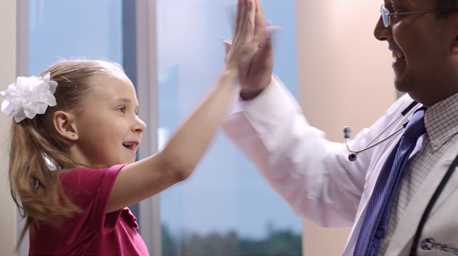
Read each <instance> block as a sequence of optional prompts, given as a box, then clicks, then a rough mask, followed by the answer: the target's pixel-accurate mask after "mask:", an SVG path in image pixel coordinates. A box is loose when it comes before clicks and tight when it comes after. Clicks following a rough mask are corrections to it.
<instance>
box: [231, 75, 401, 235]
mask: <svg viewBox="0 0 458 256" xmlns="http://www.w3.org/2000/svg"><path fill="white" fill-rule="evenodd" d="M404 105H405V104H404ZM390 111H391V112H395V111H396V108H393V107H392V108H391V109H390V110H389V112H390ZM398 113H399V112H398ZM387 114H388V116H385V117H382V118H381V119H380V120H379V121H377V123H376V124H374V126H375V129H373V131H371V129H365V130H363V131H361V132H360V133H359V134H358V135H357V136H356V137H355V140H354V141H352V146H354V147H355V148H363V147H364V146H366V145H367V143H369V141H370V140H371V138H372V137H374V136H376V135H378V134H377V132H379V131H380V129H381V128H380V127H382V126H384V123H386V122H388V121H389V119H390V118H391V117H390V115H391V114H390V113H388V112H387ZM222 127H223V130H224V131H225V132H226V134H227V135H228V136H229V137H230V138H231V139H232V140H233V141H234V143H235V144H236V145H237V146H238V147H239V148H240V149H241V150H242V151H243V153H244V154H245V155H246V156H247V157H248V158H249V159H250V160H251V161H252V162H254V163H255V164H256V165H257V167H258V169H259V170H260V171H261V173H262V174H263V176H264V177H265V178H266V179H267V180H268V182H269V183H270V185H271V186H272V187H273V188H274V189H275V190H276V191H277V192H278V193H280V195H281V196H282V197H283V198H284V199H285V200H286V201H288V203H289V204H290V205H291V206H292V208H293V210H294V212H295V213H296V214H297V215H298V216H300V217H302V218H308V219H310V220H312V221H314V222H315V223H317V224H318V225H320V226H323V227H346V226H351V225H352V224H353V222H354V219H355V216H356V212H357V209H358V205H359V201H360V198H361V194H362V192H363V189H364V184H365V178H366V172H367V170H368V169H369V166H370V164H371V161H373V158H374V157H373V156H372V155H371V154H361V155H359V156H358V160H357V161H356V162H350V161H348V158H347V157H348V153H349V152H348V151H347V149H346V147H345V144H343V143H334V142H330V141H328V140H326V139H325V134H324V133H323V132H322V131H320V130H318V129H316V128H314V127H311V126H310V125H309V124H308V122H307V120H306V119H305V117H304V116H303V114H302V112H301V109H300V106H299V104H298V103H297V101H296V100H295V99H294V97H293V96H292V95H291V93H290V92H289V91H288V90H287V89H286V88H285V87H284V85H283V84H282V83H281V82H279V80H278V79H275V78H273V79H272V83H271V84H270V85H269V86H268V87H267V88H266V89H265V90H264V91H263V92H262V93H261V94H260V95H259V96H258V97H256V98H255V99H253V100H251V101H243V100H239V101H238V102H236V103H235V105H234V106H233V107H232V109H231V110H230V113H229V114H228V115H227V116H226V117H225V118H224V119H223V122H222ZM385 127H386V126H385ZM342 140H343V139H342Z"/></svg>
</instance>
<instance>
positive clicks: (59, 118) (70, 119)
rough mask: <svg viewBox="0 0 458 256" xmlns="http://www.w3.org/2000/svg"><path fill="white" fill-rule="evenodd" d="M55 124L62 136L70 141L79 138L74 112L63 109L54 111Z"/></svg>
mask: <svg viewBox="0 0 458 256" xmlns="http://www.w3.org/2000/svg"><path fill="white" fill-rule="evenodd" d="M53 125H54V129H56V131H57V133H58V134H59V135H60V136H62V137H64V138H66V139H68V140H70V141H77V140H78V131H77V129H76V125H75V118H74V115H73V114H71V113H68V112H64V111H61V110H58V111H56V112H54V115H53Z"/></svg>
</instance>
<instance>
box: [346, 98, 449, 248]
mask: <svg viewBox="0 0 458 256" xmlns="http://www.w3.org/2000/svg"><path fill="white" fill-rule="evenodd" d="M416 105H418V102H416V101H414V102H412V103H411V104H410V105H409V106H408V107H407V108H406V109H404V111H402V112H401V115H400V116H399V117H398V118H396V120H394V121H393V122H392V123H391V124H389V125H388V127H387V128H386V129H385V130H383V131H382V132H381V133H380V134H379V135H378V136H377V137H375V138H374V139H373V140H372V141H371V142H369V144H368V145H367V146H366V147H365V148H363V149H361V150H358V151H353V150H351V149H350V147H349V145H348V140H349V139H350V133H351V129H350V127H344V137H345V145H346V146H347V150H348V151H349V152H350V154H349V155H348V160H350V161H352V162H354V161H355V160H356V158H357V154H359V153H361V152H364V151H366V150H368V149H371V148H373V147H375V146H377V145H379V144H380V143H382V142H384V141H386V140H388V139H389V138H391V137H393V136H394V135H395V134H397V133H399V132H400V131H401V130H403V129H404V128H405V127H406V125H407V123H405V124H404V125H402V126H401V128H399V129H398V130H396V131H394V132H393V133H392V134H390V135H388V136H387V137H385V138H384V139H381V140H379V141H378V142H377V143H374V142H375V141H376V140H377V139H378V138H379V137H380V136H381V135H382V134H383V133H385V131H386V130H388V129H389V128H390V127H391V126H392V125H393V124H394V123H395V122H396V121H398V120H399V119H400V118H402V117H405V116H406V115H407V114H408V113H409V112H410V111H411V110H412V109H413V108H414V107H415V106H416ZM457 166H458V156H456V157H455V160H453V162H452V164H451V165H450V167H449V168H448V170H447V173H446V174H445V175H444V177H443V178H442V181H441V183H440V184H439V186H438V187H437V188H436V191H434V194H433V196H432V197H431V199H430V200H429V202H428V205H427V206H426V208H425V210H424V212H423V215H422V216H421V219H420V223H419V224H418V227H417V231H416V232H415V235H414V238H413V243H412V247H410V254H409V256H415V255H417V249H418V244H419V242H420V238H421V233H422V232H423V227H424V226H425V223H426V220H427V219H428V216H429V214H430V213H431V210H432V209H433V207H434V204H435V203H436V201H437V199H438V198H439V196H440V194H441V193H442V191H443V190H444V187H445V185H447V182H448V181H449V180H450V178H451V177H452V174H453V172H454V171H455V169H456V168H457Z"/></svg>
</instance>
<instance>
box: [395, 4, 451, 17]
mask: <svg viewBox="0 0 458 256" xmlns="http://www.w3.org/2000/svg"><path fill="white" fill-rule="evenodd" d="M457 3H458V2H457ZM456 11H458V10H431V11H418V12H400V13H389V14H387V15H388V16H396V15H407V14H414V13H432V12H456Z"/></svg>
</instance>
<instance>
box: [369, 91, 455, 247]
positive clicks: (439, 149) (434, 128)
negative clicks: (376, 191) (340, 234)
mask: <svg viewBox="0 0 458 256" xmlns="http://www.w3.org/2000/svg"><path fill="white" fill-rule="evenodd" d="M425 125H426V134H425V135H424V137H423V144H422V148H421V149H420V151H419V152H417V153H416V154H415V155H414V156H412V158H410V160H409V162H408V163H407V165H406V167H405V170H404V171H403V173H402V176H401V180H400V182H399V186H398V188H397V191H396V195H395V197H394V201H393V205H392V207H391V213H390V219H389V222H388V226H387V229H386V233H385V237H384V238H383V241H382V243H381V245H380V247H379V249H378V255H379V256H382V255H385V252H386V249H387V248H388V245H389V243H390V241H391V237H392V236H393V233H394V231H395V230H396V227H397V225H398V222H399V220H400V219H401V217H402V215H403V214H404V212H405V210H406V208H407V206H408V205H409V202H410V200H411V199H412V197H413V196H414V195H415V193H416V192H417V191H418V189H419V188H420V186H421V184H422V183H423V181H424V180H425V178H426V176H427V175H428V174H429V172H430V170H431V169H432V168H433V166H434V165H435V164H436V163H437V162H438V161H439V159H440V157H441V156H442V155H443V154H444V153H445V152H446V151H447V150H449V149H450V148H451V147H452V146H453V145H455V144H456V143H457V142H458V136H456V135H457V134H458V93H457V94H454V95H452V96H450V97H448V98H446V99H444V100H442V101H440V102H438V103H436V104H434V105H433V106H431V107H429V108H428V109H427V110H426V114H425Z"/></svg>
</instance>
